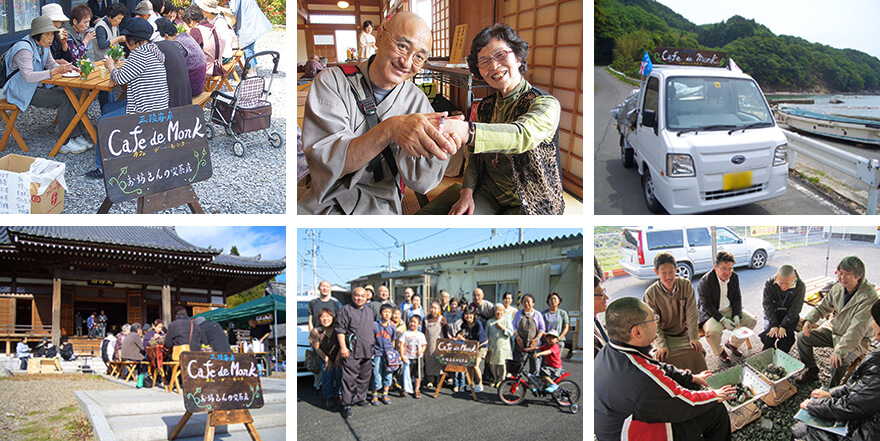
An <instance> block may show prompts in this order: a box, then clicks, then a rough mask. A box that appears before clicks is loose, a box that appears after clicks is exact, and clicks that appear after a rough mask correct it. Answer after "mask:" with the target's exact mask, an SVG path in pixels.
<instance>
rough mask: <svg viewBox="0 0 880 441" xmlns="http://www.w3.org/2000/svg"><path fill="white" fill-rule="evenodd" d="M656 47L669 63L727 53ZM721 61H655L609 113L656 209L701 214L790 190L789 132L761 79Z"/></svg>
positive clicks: (625, 156)
mask: <svg viewBox="0 0 880 441" xmlns="http://www.w3.org/2000/svg"><path fill="white" fill-rule="evenodd" d="M703 52H710V51H703ZM654 54H655V55H654V56H655V58H657V59H658V61H663V62H667V63H675V62H682V61H683V62H684V63H688V62H690V63H692V64H693V63H696V61H694V60H716V62H717V60H718V59H721V60H727V58H726V55H725V54H723V53H720V52H711V54H710V55H704V54H701V53H700V51H694V50H687V49H668V48H657V49H655V52H654ZM709 64H711V63H709ZM723 64H727V67H708V66H706V65H700V66H695V65H681V64H677V65H676V64H664V65H654V66H653V69H651V70H650V72H648V75H647V77H646V78H645V80H644V81H643V82H642V87H640V88H639V89H637V90H635V91H633V92H632V93H631V95H630V96H629V97H628V98H627V99H626V100H625V101H624V102H623V103H622V104H621V105H619V106H617V107H616V108H615V109H614V110H612V112H611V113H612V115H614V116H615V117H616V119H617V129H618V131H619V132H620V157H621V161H622V162H623V166H624V167H625V168H632V167H636V168H637V169H638V172H639V175H640V176H641V181H642V194H643V196H644V199H645V204H646V205H647V207H648V209H649V210H650V211H651V212H654V213H662V212H663V210H664V209H665V210H666V211H667V212H668V213H669V214H692V213H700V212H706V211H711V210H719V209H725V208H731V207H737V206H741V205H745V204H750V203H753V202H758V201H763V200H767V199H772V198H776V197H780V196H782V195H784V194H785V190H786V188H787V182H788V179H787V178H788V148H787V143H786V138H785V136H784V135H783V133H782V130H780V128H779V127H778V126H777V125H776V121H775V119H774V118H773V113H772V112H771V111H770V107H769V105H768V104H767V100H766V98H765V97H764V94H763V93H762V92H761V88H760V87H759V86H758V84H757V83H756V82H755V80H754V79H753V78H752V77H751V76H749V75H746V74H744V73H742V72H741V71H739V69H738V68H736V69H732V68H730V66H731V64H730V63H723Z"/></svg>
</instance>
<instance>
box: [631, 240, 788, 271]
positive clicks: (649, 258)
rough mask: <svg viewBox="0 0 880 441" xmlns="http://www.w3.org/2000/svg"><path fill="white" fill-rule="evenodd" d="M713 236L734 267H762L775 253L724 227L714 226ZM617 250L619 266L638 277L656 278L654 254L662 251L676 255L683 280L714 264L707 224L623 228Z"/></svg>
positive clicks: (769, 246) (764, 243)
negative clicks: (697, 225)
mask: <svg viewBox="0 0 880 441" xmlns="http://www.w3.org/2000/svg"><path fill="white" fill-rule="evenodd" d="M715 237H716V247H717V249H718V251H727V252H729V253H731V254H733V257H734V258H735V259H736V264H735V265H734V266H735V267H739V266H748V267H749V268H755V269H761V268H763V267H764V265H766V264H767V261H768V260H769V259H771V258H773V256H774V255H775V254H776V249H775V248H774V247H773V244H771V243H770V242H767V241H766V240H762V239H756V238H753V237H747V238H745V239H743V238H741V237H739V236H738V235H737V234H736V233H734V232H733V231H730V230H729V229H728V228H726V227H716V228H715ZM620 251H621V254H622V255H623V257H622V258H621V259H620V266H621V267H622V268H623V270H624V271H626V272H627V273H628V274H630V275H632V276H635V277H636V278H639V279H656V278H657V275H656V274H654V256H656V255H657V254H660V253H663V252H667V253H670V254H672V255H673V256H675V262H676V264H677V272H678V277H681V278H683V279H691V278H693V277H694V275H697V274H702V273H705V272H707V271H709V270H711V269H712V268H713V266H714V261H713V260H714V259H713V256H712V235H711V232H710V230H709V227H679V228H652V227H626V228H624V229H623V232H622V236H621V238H620Z"/></svg>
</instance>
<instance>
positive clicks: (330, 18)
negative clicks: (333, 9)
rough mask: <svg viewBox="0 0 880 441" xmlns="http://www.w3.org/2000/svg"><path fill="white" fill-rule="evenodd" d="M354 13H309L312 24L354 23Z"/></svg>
mask: <svg viewBox="0 0 880 441" xmlns="http://www.w3.org/2000/svg"><path fill="white" fill-rule="evenodd" d="M354 18H355V17H354V15H319V14H309V22H310V23H312V24H355V20H354Z"/></svg>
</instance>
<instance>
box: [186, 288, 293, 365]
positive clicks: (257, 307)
mask: <svg viewBox="0 0 880 441" xmlns="http://www.w3.org/2000/svg"><path fill="white" fill-rule="evenodd" d="M266 314H271V315H272V321H273V323H274V325H275V329H277V325H278V324H279V323H287V297H284V296H279V295H277V294H270V295H268V296H265V297H260V298H259V299H256V300H251V301H250V302H247V303H243V304H241V305H238V306H236V307H235V308H232V309H214V310H211V311H205V312H203V313H201V314H196V315H195V316H193V318H195V317H204V318H205V319H207V320H210V321H212V322H215V323H218V324H220V326H222V327H224V328H226V327H227V325H228V324H229V323H230V322H231V323H233V324H234V325H235V329H247V328H248V320H250V319H253V318H256V317H257V316H261V315H266ZM272 335H273V336H274V338H275V360H276V363H275V366H276V370H277V369H278V363H277V360H278V335H277V333H276V332H273V333H272Z"/></svg>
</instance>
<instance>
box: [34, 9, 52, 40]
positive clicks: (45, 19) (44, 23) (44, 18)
mask: <svg viewBox="0 0 880 441" xmlns="http://www.w3.org/2000/svg"><path fill="white" fill-rule="evenodd" d="M52 4H54V3H52ZM46 32H58V28H56V27H55V25H54V24H52V17H49V16H48V15H41V16H39V17H37V18H35V19H33V20H31V37H33V36H36V35H40V34H45V33H46Z"/></svg>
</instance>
